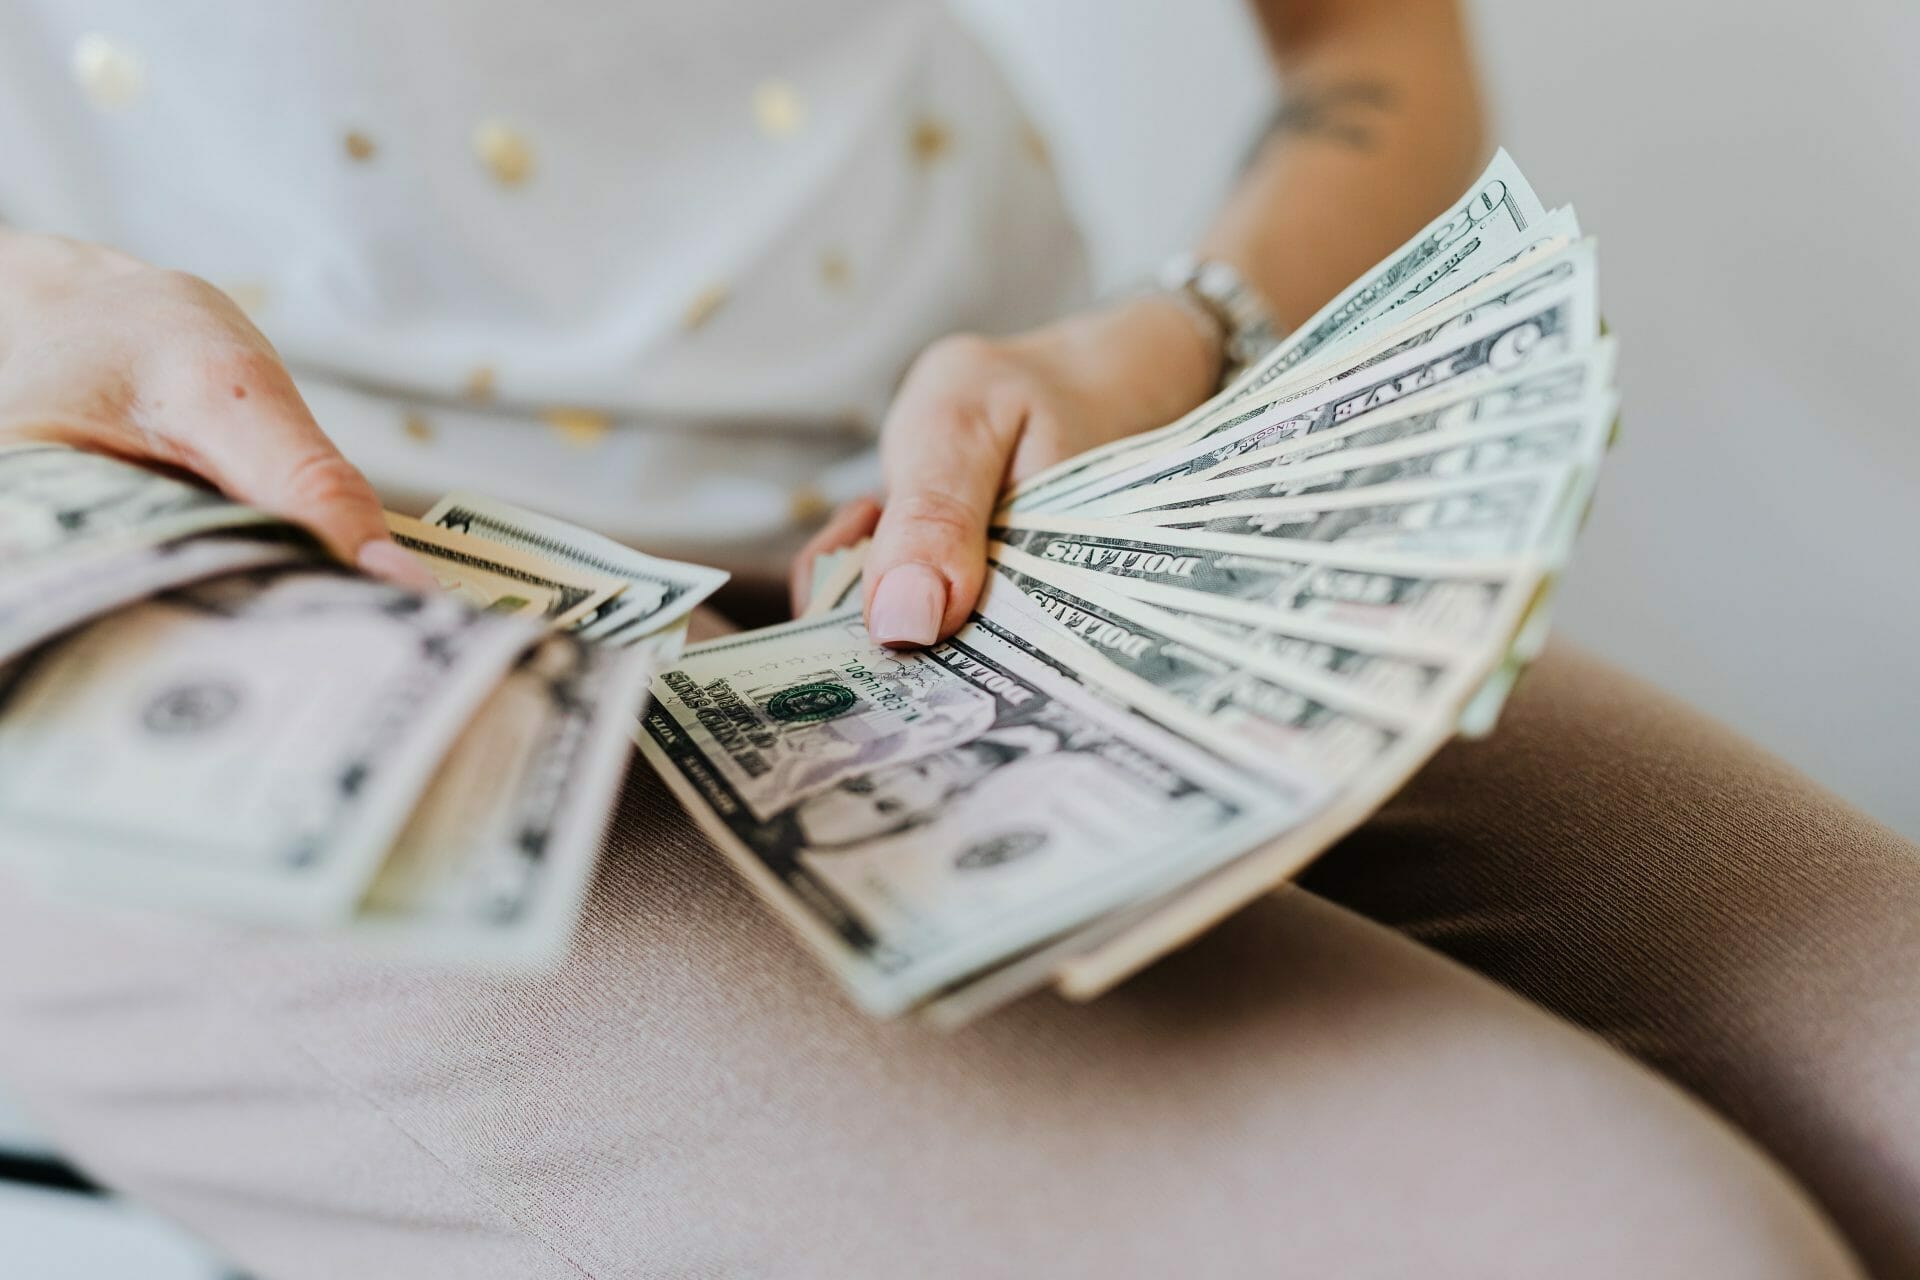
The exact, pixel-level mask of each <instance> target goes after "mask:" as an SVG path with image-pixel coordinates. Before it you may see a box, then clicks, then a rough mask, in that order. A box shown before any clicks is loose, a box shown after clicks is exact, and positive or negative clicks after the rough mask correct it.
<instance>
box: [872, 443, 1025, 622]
mask: <svg viewBox="0 0 1920 1280" xmlns="http://www.w3.org/2000/svg"><path fill="white" fill-rule="evenodd" d="M1023 419H1024V410H1019V411H1017V416H1016V417H1015V419H1014V420H1012V421H1006V422H999V423H996V422H995V421H993V420H992V419H991V418H990V417H989V416H988V411H987V410H986V408H985V407H984V406H968V407H965V408H948V409H946V410H944V411H942V410H938V409H936V410H932V411H931V412H930V413H929V414H928V415H927V416H925V417H922V418H921V420H920V421H917V422H915V421H912V420H911V419H903V420H902V421H901V424H900V427H899V429H898V430H897V431H896V432H895V433H894V435H893V436H892V437H890V438H888V439H886V440H884V441H883V452H884V453H885V458H884V461H885V463H886V471H887V498H886V507H885V509H884V510H883V511H882V512H881V514H880V523H879V525H878V526H877V527H876V528H875V529H874V533H873V546H872V547H871V548H870V549H869V550H868V552H867V563H866V591H867V599H866V615H867V630H868V632H869V633H870V634H871V635H872V636H873V638H874V639H875V640H877V641H879V642H880V643H881V644H884V645H890V646H895V647H899V646H907V645H924V644H932V643H933V642H934V641H936V640H938V639H940V638H941V637H942V636H948V635H951V634H953V632H954V631H956V630H958V629H959V627H960V624H961V623H962V622H964V621H966V618H967V615H968V614H969V613H970V612H972V610H973V606H974V602H975V601H976V600H978V599H979V597H980V584H981V582H982V580H983V578H984V576H985V573H986V550H987V518H988V517H989V516H990V515H991V514H992V512H993V506H994V502H995V500H996V498H997V496H998V494H999V492H1000V486H1001V482H1002V480H1003V479H1004V477H1005V475H1006V470H1007V461H1008V459H1009V458H1010V457H1011V456H1012V453H1013V443H1014V441H1015V440H1016V439H1018V437H1019V434H1020V432H1019V427H1020V422H1021V421H1022V420H1023Z"/></svg>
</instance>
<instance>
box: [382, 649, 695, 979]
mask: <svg viewBox="0 0 1920 1280" xmlns="http://www.w3.org/2000/svg"><path fill="white" fill-rule="evenodd" d="M656 669H657V668H656V667H655V666H654V665H653V664H652V663H651V662H650V661H648V660H647V659H646V658H645V657H644V656H642V655H637V654H635V653H634V652H633V651H632V650H629V649H608V648H605V647H602V646H599V645H595V644H590V643H587V642H585V641H583V640H581V639H579V638H578V637H575V636H571V635H564V634H562V635H549V636H547V637H546V638H545V639H543V640H542V641H541V642H540V643H539V644H538V645H536V646H535V647H534V648H532V649H530V650H528V651H527V652H526V654H525V655H524V656H523V657H522V658H521V659H520V661H519V662H518V663H517V665H516V666H515V667H514V669H513V670H512V671H511V672H510V673H509V674H508V675H507V677H506V679H505V680H504V681H502V682H501V684H500V685H499V687H498V688H496V689H495V690H494V691H493V692H492V693H491V694H489V695H488V697H487V700H486V702H485V703H484V704H483V705H482V706H481V708H480V710H479V712H478V713H477V714H476V715H475V716H474V718H473V720H472V722H471V723H470V724H468V726H467V727H466V729H465V730H464V731H463V732H462V733H461V735H460V738H459V740H458V741H457V742H456V743H455V744H454V746H453V749H452V750H451V751H450V752H449V753H448V755H447V757H446V759H445V760H444V761H443V762H442V763H441V765H440V768H439V771H438V772H437V773H436V774H435V775H434V778H433V781H432V783H431V784H430V785H429V786H428V788H427V790H426V792H425V794H424V795H423V796H422V797H421V798H420V801H419V803H418V804H417V805H416V806H415V808H414V810H413V814H412V816H411V817H410V818H409V819H408V820H407V824H406V826H405V827H404V828H403V829H402V830H401V832H400V834H399V836H398V838H397V839H396V840H395V841H394V844H393V848H392V850H391V851H390V852H389V853H388V855H387V857H386V859H385V861H384V862H383V863H382V864H381V866H380V871H379V874H378V876H377V877H376V878H375V879H374V881H373V884H372V887H371V888H370V889H369V890H368V892H367V894H366V897H365V898H364V899H363V900H362V901H361V903H360V905H359V908H358V910H357V912H356V914H355V917H354V922H353V931H354V933H355V934H356V935H358V936H362V937H367V938H371V939H374V940H377V941H380V942H383V943H386V944H388V945H389V946H392V947H395V948H398V949H401V950H404V951H406V952H407V953H409V954H418V955H424V956H427V957H430V958H437V959H441V960H450V961H457V962H460V963H463V964H473V963H485V964H490V965H498V966H510V967H523V966H540V965H546V964H550V963H551V962H553V961H554V960H556V959H557V958H558V957H559V955H560V954H561V953H562V952H563V951H564V949H565V947H566V943H567V941H568V939H569V938H570V936H571V935H572V932H573V927H574V922H575V919H576V917H577V916H578V914H579V909H580V904H581V902H582V901H583V900H584V898H585V896H586V891H587V884H588V881H589V880H590V879H591V878H592V875H593V867H594V859H595V855H596V854H597V853H598V851H599V844H600V836H601V832H602V829H603V827H604V826H605V825H606V820H607V816H608V814H609V813H610V812H611V810H612V806H613V801H614V797H615V793H616V790H617V789H618V787H619V785H620V781H621V779H622V777H624V775H625V771H626V763H627V759H628V757H629V756H630V755H631V753H632V750H633V742H632V738H631V733H632V726H633V721H634V718H635V716H636V715H637V714H638V713H639V710H640V706H641V704H642V703H643V702H644V701H645V699H646V697H647V681H648V680H649V679H650V678H651V677H652V675H653V673H654V671H655V670H656Z"/></svg>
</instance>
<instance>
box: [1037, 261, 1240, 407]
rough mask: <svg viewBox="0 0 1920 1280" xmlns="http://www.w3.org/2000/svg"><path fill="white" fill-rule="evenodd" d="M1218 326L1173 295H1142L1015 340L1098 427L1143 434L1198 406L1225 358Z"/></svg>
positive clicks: (1216, 382)
mask: <svg viewBox="0 0 1920 1280" xmlns="http://www.w3.org/2000/svg"><path fill="white" fill-rule="evenodd" d="M1222 339H1223V335H1222V334H1221V332H1220V329H1219V326H1218V325H1217V324H1215V323H1214V322H1213V320H1212V319H1211V318H1210V317H1209V316H1208V315H1207V314H1206V312H1205V311H1204V310H1203V309H1202V308H1200V307H1198V306H1197V305H1192V304H1189V303H1188V302H1187V301H1186V300H1185V299H1183V298H1180V297H1179V296H1177V295H1174V294H1167V293H1145V294H1139V295H1136V296H1134V297H1129V298H1124V299H1121V300H1119V301H1117V302H1114V303H1111V304H1109V305H1107V306H1104V307H1100V308H1098V309H1097V310H1093V311H1085V312H1081V313H1079V314H1076V315H1073V316H1069V317H1067V318H1066V319H1064V320H1060V321H1057V322H1055V323H1054V324H1051V325H1048V326H1046V327H1045V328H1042V329H1038V330H1035V331H1034V332H1032V333H1030V334H1027V335H1026V336H1024V337H1022V338H1020V339H1016V342H1017V343H1018V344H1019V345H1021V346H1023V347H1025V348H1026V349H1027V351H1028V353H1029V354H1031V355H1033V356H1036V357H1038V358H1039V359H1041V360H1042V361H1044V362H1045V363H1046V364H1047V366H1048V367H1050V368H1052V369H1055V370H1057V371H1058V375H1059V376H1060V378H1061V380H1062V381H1063V382H1065V383H1066V384H1067V385H1068V386H1069V387H1070V388H1071V389H1072V390H1073V392H1074V393H1075V394H1076V396H1078V397H1079V398H1080V399H1081V400H1082V401H1083V402H1084V403H1085V404H1086V405H1087V407H1088V410H1089V412H1091V413H1092V414H1095V415H1097V416H1098V418H1099V420H1102V421H1106V422H1110V423H1114V424H1116V425H1117V426H1121V427H1123V428H1124V429H1126V430H1128V431H1144V430H1147V429H1149V428H1152V427H1157V426H1161V425H1163V424H1165V423H1168V422H1171V421H1173V420H1174V419H1175V418H1178V417H1180V416H1181V415H1182V414H1184V413H1186V412H1187V411H1188V410H1190V409H1192V408H1193V407H1194V406H1196V405H1199V404H1202V403H1204V402H1205V401H1206V400H1207V399H1208V398H1209V397H1211V396H1212V395H1213V393H1214V391H1215V390H1216V389H1217V388H1218V387H1219V384H1220V373H1221V369H1222V367H1223V365H1224V362H1225V359H1226V354H1225V350H1224V346H1223V341H1222Z"/></svg>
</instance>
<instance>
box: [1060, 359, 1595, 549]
mask: <svg viewBox="0 0 1920 1280" xmlns="http://www.w3.org/2000/svg"><path fill="white" fill-rule="evenodd" d="M1614 350H1615V347H1614V343H1613V340H1612V339H1611V338H1602V339H1600V340H1599V341H1598V342H1596V343H1595V344H1594V345H1593V346H1592V347H1590V348H1588V349H1586V350H1584V351H1580V352H1578V353H1576V354H1574V355H1571V356H1567V357H1563V358H1561V359H1558V360H1548V361H1545V362H1544V363H1542V364H1539V365H1533V366H1529V367H1528V368H1527V369H1525V370H1524V371H1522V372H1521V373H1519V374H1516V375H1514V376H1512V377H1508V378H1496V379H1494V380H1492V381H1490V382H1485V383H1480V384H1477V385H1476V384H1471V383H1470V384H1468V386H1467V387H1465V388H1460V387H1457V386H1448V387H1443V388H1441V389H1439V390H1438V391H1435V392H1431V393H1429V394H1426V395H1421V396H1415V397H1413V398H1412V399H1410V400H1407V401H1405V402H1403V403H1401V404H1399V405H1396V406H1395V407H1394V408H1393V409H1392V410H1391V411H1389V412H1387V413H1385V414H1384V415H1377V416H1376V415H1364V416H1362V417H1360V418H1358V419H1355V420H1352V421H1349V422H1348V423H1346V424H1345V425H1344V426H1339V427H1333V428H1330V429H1328V430H1325V431H1322V432H1317V433H1315V434H1313V435H1310V436H1307V437H1305V438H1295V439H1293V440H1287V441H1283V442H1281V443H1279V444H1276V445H1273V446H1271V447H1261V448H1256V449H1252V450H1250V451H1248V452H1247V453H1245V454H1243V455H1241V457H1239V458H1238V459H1236V460H1235V461H1234V462H1232V463H1229V464H1227V465H1224V466H1221V467H1218V468H1216V469H1214V470H1213V471H1212V472H1211V473H1209V475H1208V476H1207V477H1206V478H1205V479H1204V480H1201V481H1196V482H1194V483H1196V484H1207V483H1213V482H1215V481H1220V480H1225V479H1227V478H1228V477H1230V476H1245V475H1258V474H1261V473H1263V472H1265V471H1266V470H1267V468H1269V467H1292V466H1302V465H1305V464H1307V463H1310V462H1318V461H1320V460H1323V459H1324V460H1328V461H1332V460H1333V455H1338V454H1342V453H1344V452H1345V451H1347V450H1350V449H1371V448H1375V447H1378V446H1380V445H1383V444H1391V443H1393V442H1394V441H1395V440H1404V439H1408V438H1409V437H1412V436H1417V435H1426V434H1428V433H1431V432H1435V431H1446V430H1450V429H1453V428H1458V427H1468V426H1471V425H1473V424H1475V423H1484V422H1492V421H1497V420H1500V419H1506V418H1517V417H1522V416H1529V415H1532V414H1537V413H1541V412H1544V411H1546V410H1548V409H1562V410H1566V409H1573V408H1576V407H1578V406H1579V405H1581V404H1583V403H1585V402H1587V401H1590V400H1594V399H1600V398H1607V399H1612V398H1613V397H1611V395H1610V393H1609V392H1608V391H1607V389H1606V388H1607V387H1608V386H1609V385H1610V383H1611V379H1612V377H1613V361H1614ZM1185 489H1186V486H1184V485H1180V484H1175V483H1170V484H1168V485H1166V486H1164V487H1163V489H1162V490H1157V491H1154V492H1150V493H1146V494H1142V495H1140V497H1139V499H1138V500H1139V501H1144V502H1154V501H1157V500H1158V499H1160V498H1161V497H1162V496H1163V493H1165V494H1170V493H1173V492H1174V491H1176V490H1178V491H1182V492H1184V491H1185ZM1123 509H1124V510H1131V509H1132V507H1131V504H1130V502H1128V501H1127V500H1125V499H1124V498H1123V499H1121V500H1118V501H1116V503H1115V504H1114V506H1113V507H1112V508H1111V509H1109V508H1108V507H1107V506H1106V504H1101V503H1089V504H1087V505H1086V506H1084V507H1082V508H1080V509H1079V510H1078V512H1077V513H1076V514H1080V515H1096V514H1123Z"/></svg>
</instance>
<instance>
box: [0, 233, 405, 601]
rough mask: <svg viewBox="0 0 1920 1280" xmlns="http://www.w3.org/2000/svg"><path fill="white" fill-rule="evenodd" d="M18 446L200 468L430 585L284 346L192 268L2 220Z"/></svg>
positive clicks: (236, 493) (0, 399)
mask: <svg viewBox="0 0 1920 1280" xmlns="http://www.w3.org/2000/svg"><path fill="white" fill-rule="evenodd" d="M19 440H51V441H57V442H59V443H62V444H68V445H72V446H74V447H76V448H81V449H89V450H94V451H96V452H100V453H109V454H113V455H116V456H118V457H122V458H127V459H130V460H133V461H138V462H146V463H156V464H160V465H164V466H167V467H174V468H178V469H180V470H183V471H188V472H191V473H193V474H195V475H198V476H200V477H201V478H203V479H205V480H206V481H208V482H209V483H210V484H212V485H214V486H215V487H216V488H218V489H220V490H221V491H222V492H224V493H226V494H227V495H228V496H229V497H232V498H234V499H236V500H238V501H241V502H245V503H249V504H252V505H254V506H258V507H263V508H265V509H267V510H269V511H273V512H275V513H277V514H279V515H281V516H284V517H286V518H287V519H289V520H292V521H294V522H296V523H298V524H301V525H304V526H306V527H307V528H308V529H310V530H312V531H313V533H314V534H315V535H316V536H318V537H319V539H320V541H321V542H322V543H323V544H324V545H325V546H326V547H327V548H328V550H330V551H332V552H333V554H335V555H336V556H338V557H339V558H340V559H341V560H343V561H345V562H346V563H348V564H353V565H357V566H359V567H360V568H362V569H364V570H366V571H368V572H370V573H374V574H376V575H379V576H381V577H385V578H389V579H392V580H394V581H397V582H401V583H403V584H405V585H407V586H413V587H420V588H423V589H424V588H430V587H431V586H432V585H433V580H432V578H431V577H430V576H429V575H428V574H427V572H426V569H425V567H424V566H422V565H421V564H420V563H419V562H418V561H416V560H415V559H414V558H413V557H412V556H410V555H408V554H407V553H406V552H405V551H403V550H401V549H400V548H399V547H398V546H397V545H395V544H394V542H393V540H392V539H391V538H390V537H389V536H388V534H387V528H386V523H385V520H384V519H383V518H382V515H381V509H380V500H379V499H378V498H377V497H375V496H374V492H373V489H372V487H371V486H370V485H368V483H367V482H366V479H365V478H364V477H362V476H361V474H360V473H359V472H358V471H356V470H354V468H353V467H352V466H351V465H350V464H349V463H348V462H347V460H346V459H345V458H343V457H341V456H340V453H339V451H338V450H336V449H335V448H334V447H333V444H332V442H330V441H329V440H328V439H327V437H326V436H325V435H324V434H323V433H322V432H321V430H320V427H319V426H318V424H316V423H315V422H314V420H313V415H312V414H310V413H308V412H307V407H306V405H305V404H303V403H302V402H301V399H300V395H299V392H297V391H295V390H294V386H293V380H292V379H291V378H290V377H288V376H287V371H286V369H285V368H284V367H283V366H282V365H281V363H280V357H279V356H277V355H276V354H274V350H273V347H272V346H271V345H269V344H268V342H267V340H266V339H265V338H264V337H262V336H261V335H260V332H259V331H258V330H257V329H255V328H254V327H253V326H252V325H251V324H250V323H248V321H247V318H246V316H244V315H243V314H241V312H240V309H239V308H238V307H237V306H235V305H234V304H233V302H232V301H231V300H230V299H229V298H228V297H227V296H226V295H225V294H223V293H221V292H220V291H219V290H218V289H215V288H214V287H213V286H212V285H210V284H207V283H206V282H205V281H203V280H198V279H195V278H194V277H192V276H188V275H183V274H181V273H179V272H175V271H162V270H158V269H156V268H154V267H150V266H147V265H146V264H145V263H142V262H139V261H137V260H135V259H133V258H129V257H126V256H125V255H123V254H119V253H115V252H113V251H112V250H110V249H103V248H100V247H98V246H95V245H88V244H81V243H79V242H76V241H72V240H63V239H59V238H57V237H52V236H37V235H28V234H24V233H20V232H12V231H5V230H0V443H7V442H11V441H19Z"/></svg>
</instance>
